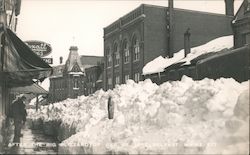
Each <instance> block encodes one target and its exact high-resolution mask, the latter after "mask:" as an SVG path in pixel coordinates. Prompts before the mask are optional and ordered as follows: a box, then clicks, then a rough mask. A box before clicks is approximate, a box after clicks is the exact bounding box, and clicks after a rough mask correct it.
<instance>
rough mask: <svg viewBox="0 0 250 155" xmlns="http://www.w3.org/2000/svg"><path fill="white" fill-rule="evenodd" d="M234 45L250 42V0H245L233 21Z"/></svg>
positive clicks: (238, 45)
mask: <svg viewBox="0 0 250 155" xmlns="http://www.w3.org/2000/svg"><path fill="white" fill-rule="evenodd" d="M232 26H233V31H234V46H235V48H238V47H242V46H244V45H245V44H250V0H244V1H243V3H242V5H241V6H240V8H239V10H238V11H237V13H236V15H235V17H234V20H233V23H232Z"/></svg>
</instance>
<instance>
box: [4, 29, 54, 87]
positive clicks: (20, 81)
mask: <svg viewBox="0 0 250 155" xmlns="http://www.w3.org/2000/svg"><path fill="white" fill-rule="evenodd" d="M2 37H4V38H2V46H3V48H2V49H4V50H1V53H0V54H1V55H0V57H1V60H0V61H1V65H0V67H2V69H3V71H2V72H1V73H0V78H1V80H5V82H6V84H7V85H8V86H9V87H20V86H27V85H31V84H33V83H34V82H33V79H37V80H40V81H42V80H43V79H45V78H46V77H48V76H50V75H51V73H52V67H51V66H49V65H48V64H47V63H46V62H44V61H43V60H42V59H41V58H40V57H39V56H38V55H37V54H35V53H34V52H33V51H32V50H31V49H30V48H29V47H28V46H27V45H26V44H25V43H24V42H23V41H22V40H21V39H19V38H18V37H17V36H16V35H15V33H13V32H12V31H11V30H10V29H6V30H5V31H4V35H3V36H2Z"/></svg>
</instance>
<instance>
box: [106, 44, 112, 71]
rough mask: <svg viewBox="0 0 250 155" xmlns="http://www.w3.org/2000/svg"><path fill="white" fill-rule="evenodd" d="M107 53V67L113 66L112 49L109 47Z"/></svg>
mask: <svg viewBox="0 0 250 155" xmlns="http://www.w3.org/2000/svg"><path fill="white" fill-rule="evenodd" d="M106 55H107V62H106V63H107V67H111V65H112V56H111V53H110V49H109V48H107V50H106Z"/></svg>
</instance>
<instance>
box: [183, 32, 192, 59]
mask: <svg viewBox="0 0 250 155" xmlns="http://www.w3.org/2000/svg"><path fill="white" fill-rule="evenodd" d="M189 30H190V28H188V29H187V30H186V32H185V33H184V53H185V57H186V56H187V55H188V54H189V53H190V51H191V48H190V35H191V34H190V32H189Z"/></svg>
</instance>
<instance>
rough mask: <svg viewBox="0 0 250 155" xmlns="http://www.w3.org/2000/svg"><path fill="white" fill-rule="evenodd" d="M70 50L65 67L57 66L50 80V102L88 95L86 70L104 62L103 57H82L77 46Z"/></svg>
mask: <svg viewBox="0 0 250 155" xmlns="http://www.w3.org/2000/svg"><path fill="white" fill-rule="evenodd" d="M69 50H70V52H69V56H68V59H67V61H66V63H65V65H59V66H55V67H54V68H53V75H52V76H51V77H50V78H49V79H50V87H49V101H50V102H52V103H54V102H58V101H62V100H64V99H67V98H76V97H77V96H80V95H88V92H87V88H86V86H87V85H86V84H87V81H86V80H87V77H86V68H89V67H93V66H96V65H97V64H98V62H101V61H102V57H97V56H80V55H79V54H78V48H77V47H76V46H71V47H70V49H69ZM92 74H93V73H92ZM98 74H99V73H98ZM94 76H97V75H94Z"/></svg>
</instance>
